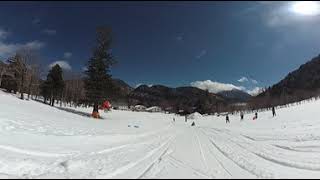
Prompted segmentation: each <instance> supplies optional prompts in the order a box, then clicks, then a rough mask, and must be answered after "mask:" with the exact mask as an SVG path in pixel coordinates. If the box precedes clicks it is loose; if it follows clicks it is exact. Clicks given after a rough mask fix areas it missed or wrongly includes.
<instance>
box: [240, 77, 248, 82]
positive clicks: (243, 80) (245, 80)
mask: <svg viewBox="0 0 320 180" xmlns="http://www.w3.org/2000/svg"><path fill="white" fill-rule="evenodd" d="M247 81H248V78H246V77H241V78H240V79H239V80H238V82H241V83H243V82H247Z"/></svg>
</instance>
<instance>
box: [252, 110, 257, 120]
mask: <svg viewBox="0 0 320 180" xmlns="http://www.w3.org/2000/svg"><path fill="white" fill-rule="evenodd" d="M255 119H258V113H257V112H256V113H255V114H254V117H253V120H255Z"/></svg>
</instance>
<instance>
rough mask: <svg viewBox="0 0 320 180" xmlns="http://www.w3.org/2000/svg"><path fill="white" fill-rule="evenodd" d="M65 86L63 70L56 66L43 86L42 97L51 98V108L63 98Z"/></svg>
mask: <svg viewBox="0 0 320 180" xmlns="http://www.w3.org/2000/svg"><path fill="white" fill-rule="evenodd" d="M64 86H65V84H64V81H63V78H62V69H61V67H60V66H59V65H58V64H56V65H55V66H53V67H52V68H51V70H50V71H49V73H48V75H47V80H46V81H45V82H43V83H42V85H41V92H42V95H43V96H44V98H45V99H47V98H50V105H51V106H54V102H55V100H56V99H58V98H61V95H62V92H63V89H64Z"/></svg>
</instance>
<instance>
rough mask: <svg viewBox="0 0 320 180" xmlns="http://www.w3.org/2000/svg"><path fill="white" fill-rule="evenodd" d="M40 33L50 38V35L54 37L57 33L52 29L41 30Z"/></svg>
mask: <svg viewBox="0 0 320 180" xmlns="http://www.w3.org/2000/svg"><path fill="white" fill-rule="evenodd" d="M42 33H45V34H47V35H49V36H51V35H56V34H57V31H56V30H54V29H44V30H42Z"/></svg>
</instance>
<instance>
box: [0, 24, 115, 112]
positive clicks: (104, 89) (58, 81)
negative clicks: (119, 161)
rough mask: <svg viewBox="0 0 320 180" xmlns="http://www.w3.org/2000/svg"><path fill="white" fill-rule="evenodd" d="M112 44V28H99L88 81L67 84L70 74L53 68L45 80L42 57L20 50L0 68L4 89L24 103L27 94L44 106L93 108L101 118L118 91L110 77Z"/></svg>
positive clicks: (77, 79) (86, 74) (72, 79)
mask: <svg viewBox="0 0 320 180" xmlns="http://www.w3.org/2000/svg"><path fill="white" fill-rule="evenodd" d="M111 43H112V36H111V28H109V27H98V28H97V31H96V46H95V47H94V48H93V53H92V57H91V58H90V59H89V61H88V63H87V70H86V71H85V72H84V74H83V75H84V77H82V75H80V74H76V75H72V76H71V77H67V79H66V80H64V78H65V76H66V74H65V73H64V72H63V70H62V68H61V67H60V66H59V65H58V64H56V65H54V66H53V67H51V69H50V70H49V72H48V74H47V77H46V79H45V80H43V79H42V78H41V76H42V73H43V72H44V70H45V69H44V68H43V67H41V66H40V61H39V60H40V56H39V54H38V53H37V52H36V51H35V50H32V49H30V48H22V49H19V50H18V51H17V52H16V53H15V54H14V55H13V56H12V57H9V58H8V59H7V61H6V63H1V64H0V87H1V88H5V89H7V90H8V91H10V92H12V91H14V93H16V92H19V93H20V98H21V99H25V94H28V99H29V98H30V96H31V98H35V99H37V98H38V97H40V96H42V97H43V101H44V103H47V102H48V101H49V104H50V105H51V106H54V105H55V102H57V101H60V104H62V103H64V104H66V103H69V104H70V105H71V104H73V105H76V106H77V105H81V104H84V105H89V106H93V113H96V114H97V113H98V108H99V105H101V104H102V103H103V101H105V100H106V99H109V98H111V97H114V95H116V94H117V90H118V89H117V88H116V87H115V86H114V84H113V82H112V78H111V74H110V68H111V66H112V65H114V64H115V62H116V61H115V59H114V57H113V56H112V54H111V51H110V49H111ZM97 117H99V116H97Z"/></svg>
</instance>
